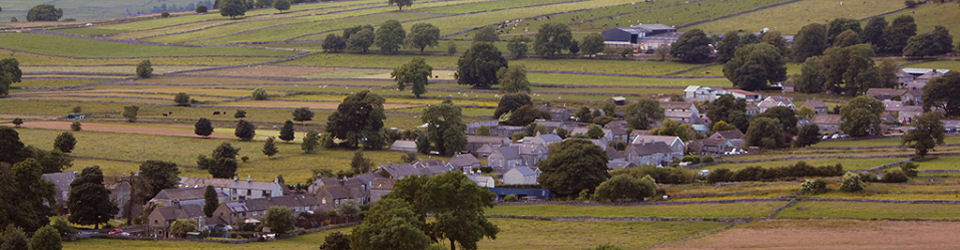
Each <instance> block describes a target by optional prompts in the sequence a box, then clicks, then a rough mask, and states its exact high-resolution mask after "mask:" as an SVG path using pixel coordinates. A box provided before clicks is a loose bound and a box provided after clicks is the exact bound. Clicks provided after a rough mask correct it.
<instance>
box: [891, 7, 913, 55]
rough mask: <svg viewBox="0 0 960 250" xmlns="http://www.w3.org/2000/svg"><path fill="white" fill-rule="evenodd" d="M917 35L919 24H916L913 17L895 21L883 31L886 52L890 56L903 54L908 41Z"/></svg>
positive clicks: (906, 16) (904, 17)
mask: <svg viewBox="0 0 960 250" xmlns="http://www.w3.org/2000/svg"><path fill="white" fill-rule="evenodd" d="M915 35H917V24H916V23H914V21H913V17H912V16H908V15H902V16H899V17H897V18H896V19H893V23H892V24H890V26H887V28H886V29H884V30H883V42H884V45H885V46H886V47H885V48H886V49H884V52H886V53H890V54H901V53H903V48H904V47H906V46H907V41H908V40H910V37H913V36H915Z"/></svg>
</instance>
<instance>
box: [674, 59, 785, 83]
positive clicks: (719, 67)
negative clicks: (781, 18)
mask: <svg viewBox="0 0 960 250" xmlns="http://www.w3.org/2000/svg"><path fill="white" fill-rule="evenodd" d="M802 66H803V65H801V64H799V63H794V62H787V63H786V67H787V75H788V76H789V75H799V74H800V69H801V67H802ZM680 75H684V76H722V75H723V64H714V65H710V66H707V67H703V68H699V69H695V70H691V71H687V72H683V73H682V74H680ZM724 79H726V78H724Z"/></svg>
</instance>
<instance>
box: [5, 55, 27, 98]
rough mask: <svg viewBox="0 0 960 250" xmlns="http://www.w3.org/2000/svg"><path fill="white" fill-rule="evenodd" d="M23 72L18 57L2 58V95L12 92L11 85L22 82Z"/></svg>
mask: <svg viewBox="0 0 960 250" xmlns="http://www.w3.org/2000/svg"><path fill="white" fill-rule="evenodd" d="M21 78H23V72H22V71H20V62H18V61H17V59H16V58H6V59H3V60H0V96H5V95H7V94H9V92H10V85H11V84H13V83H18V82H20V81H21V80H22V79H21Z"/></svg>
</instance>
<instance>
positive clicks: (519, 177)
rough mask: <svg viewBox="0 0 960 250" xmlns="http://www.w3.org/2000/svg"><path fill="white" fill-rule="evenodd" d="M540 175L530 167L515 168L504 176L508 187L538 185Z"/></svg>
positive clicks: (504, 181)
mask: <svg viewBox="0 0 960 250" xmlns="http://www.w3.org/2000/svg"><path fill="white" fill-rule="evenodd" d="M537 177H540V173H538V172H537V171H536V170H533V169H530V168H528V167H515V168H513V169H510V170H509V171H507V172H506V173H504V174H503V184H506V185H536V184H537Z"/></svg>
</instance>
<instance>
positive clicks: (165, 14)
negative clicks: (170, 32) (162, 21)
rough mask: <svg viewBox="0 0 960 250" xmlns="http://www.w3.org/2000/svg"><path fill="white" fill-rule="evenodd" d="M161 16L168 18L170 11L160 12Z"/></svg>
mask: <svg viewBox="0 0 960 250" xmlns="http://www.w3.org/2000/svg"><path fill="white" fill-rule="evenodd" d="M160 17H162V18H168V17H170V12H163V13H160Z"/></svg>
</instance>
